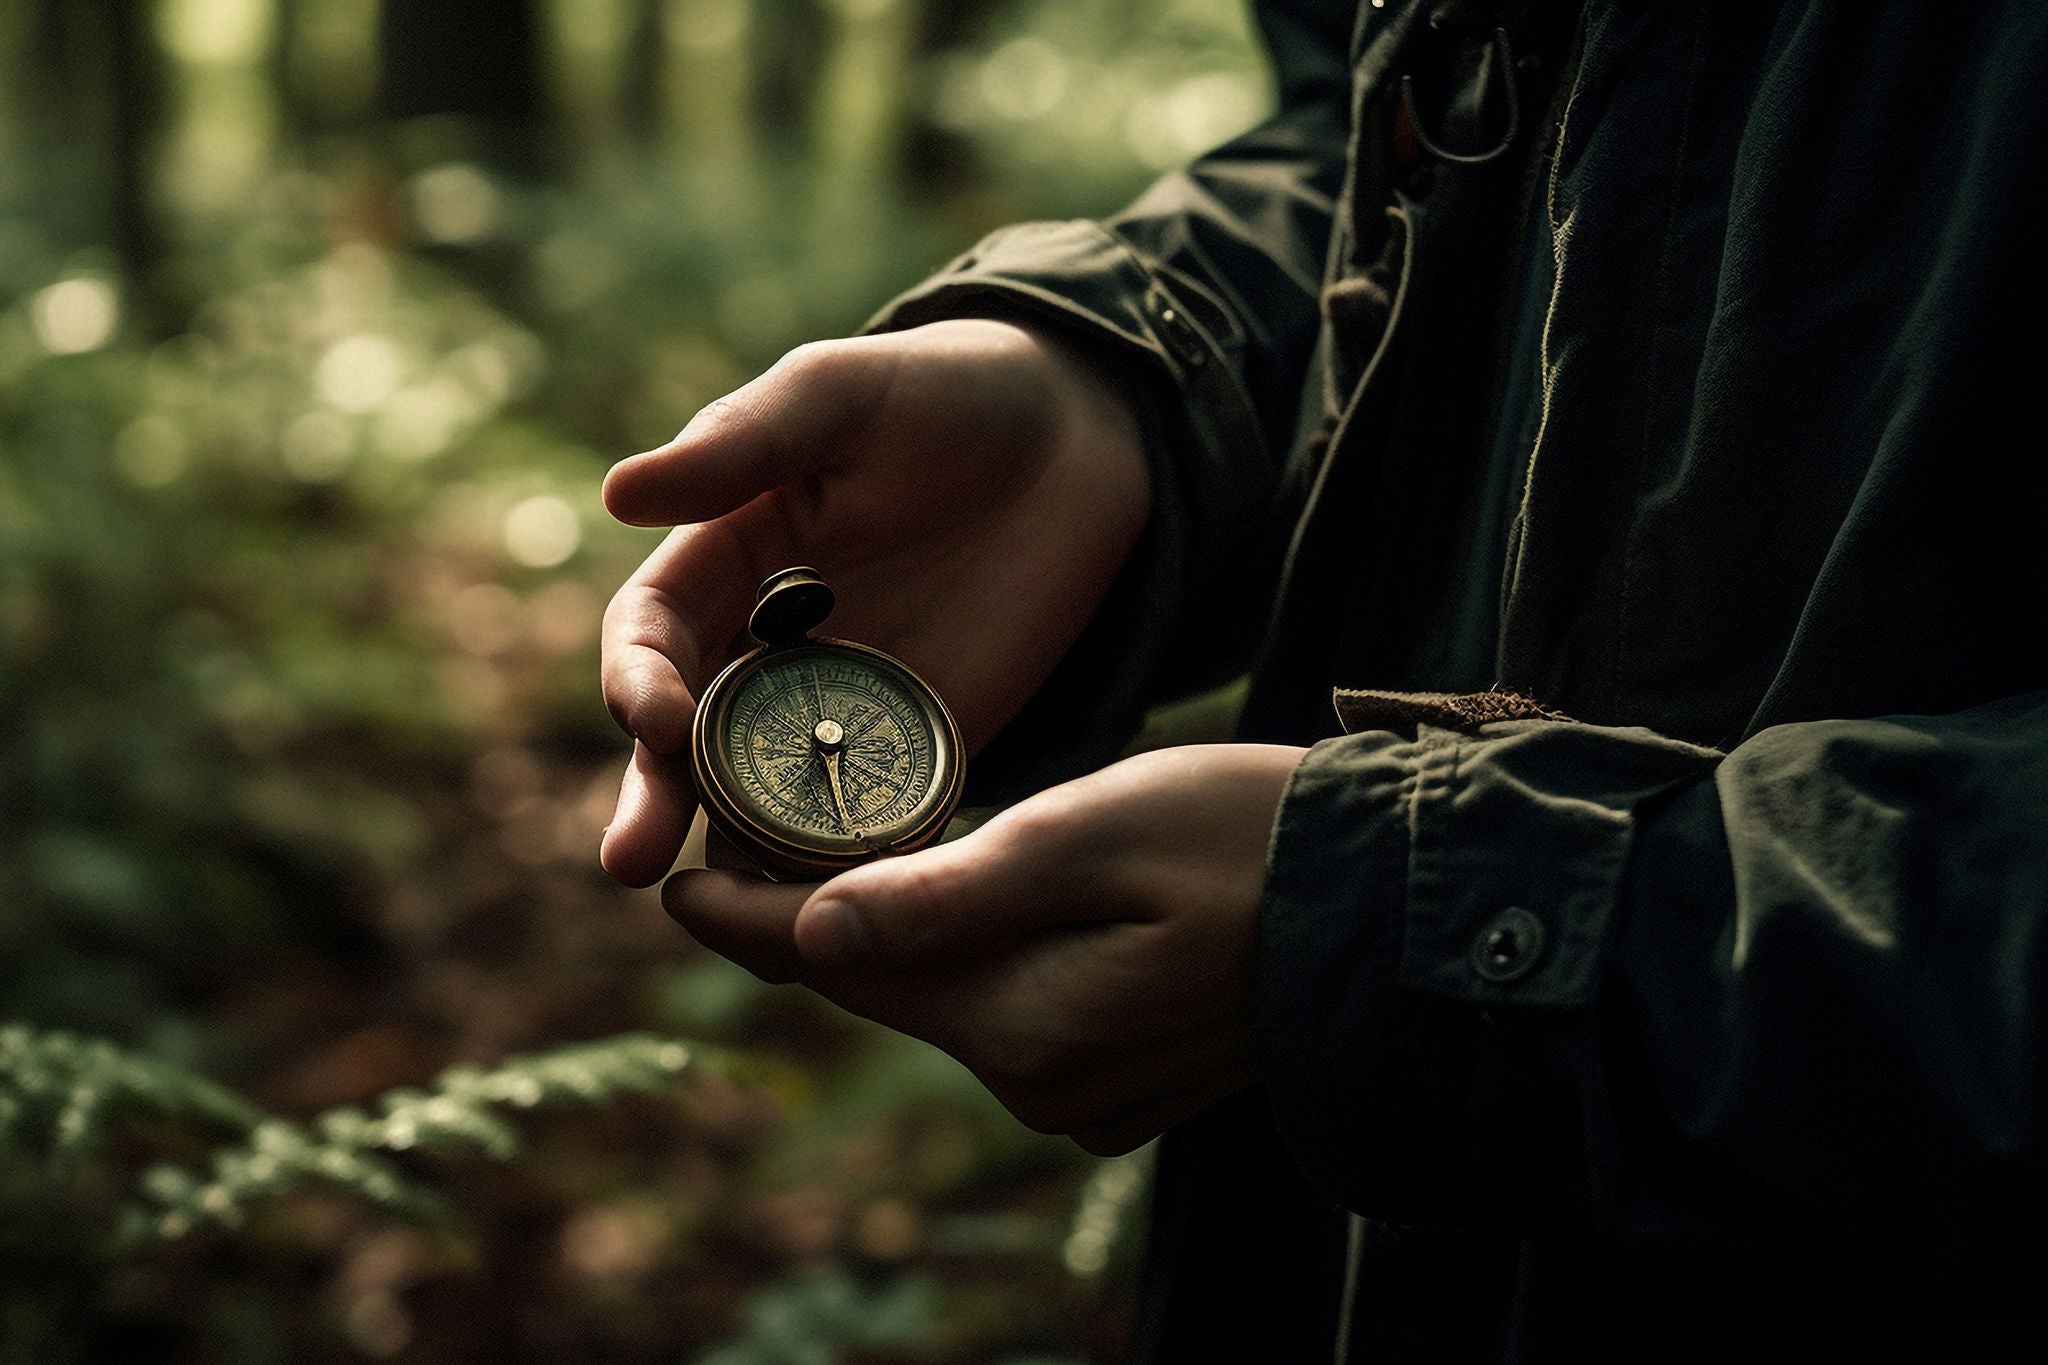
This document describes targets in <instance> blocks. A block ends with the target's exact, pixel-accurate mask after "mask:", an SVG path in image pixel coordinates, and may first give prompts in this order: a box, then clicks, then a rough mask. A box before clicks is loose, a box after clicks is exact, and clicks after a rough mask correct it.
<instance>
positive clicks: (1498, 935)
mask: <svg viewBox="0 0 2048 1365" xmlns="http://www.w3.org/2000/svg"><path fill="white" fill-rule="evenodd" d="M1542 956H1543V921H1542V920H1540V919H1537V918H1536V917H1535V916H1534V915H1532V914H1530V913H1529V912H1528V911H1527V910H1524V909H1523V908H1522V907H1521V906H1519V905H1511V906H1509V907H1508V908H1507V909H1505V910H1503V911H1501V912H1500V913H1499V914H1498V915H1495V916H1494V917H1493V919H1492V920H1491V921H1489V922H1488V923H1487V926H1486V928H1484V929H1483V930H1481V931H1480V933H1479V938H1478V939H1477V941H1475V942H1474V943H1473V945H1472V970H1473V971H1475V972H1477V973H1479V975H1480V976H1482V977H1484V978H1485V979H1486V980H1488V981H1496V982H1503V981H1515V980H1518V979H1520V978H1521V977H1524V976H1527V975H1528V974H1529V973H1530V972H1531V971H1533V970H1534V969H1535V966H1536V960H1537V959H1538V958H1540V957H1542Z"/></svg>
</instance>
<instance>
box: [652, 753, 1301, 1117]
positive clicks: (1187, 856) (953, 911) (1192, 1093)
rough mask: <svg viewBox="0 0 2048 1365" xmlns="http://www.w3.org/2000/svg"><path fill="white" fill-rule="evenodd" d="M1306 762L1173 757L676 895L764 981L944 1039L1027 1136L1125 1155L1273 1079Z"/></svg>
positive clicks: (701, 926) (707, 876) (671, 894)
mask: <svg viewBox="0 0 2048 1365" xmlns="http://www.w3.org/2000/svg"><path fill="white" fill-rule="evenodd" d="M1302 753H1303V750H1300V749H1292V748H1284V747H1281V746H1277V745H1264V744H1205V745H1192V746H1189V747H1187V748H1182V749H1162V750H1159V751H1157V752H1154V753H1149V754H1141V755H1139V756H1138V757H1136V758H1130V759H1126V760H1124V761H1123V762H1121V763H1118V764H1115V765H1113V766H1111V767H1108V768H1105V769H1103V770H1102V771H1101V772H1098V773H1094V774H1091V775H1090V776H1088V777H1084V778H1082V779H1080V780H1079V781H1076V782H1069V783H1067V784H1065V785H1064V786H1059V787H1054V788H1052V789H1050V790H1049V791H1045V792H1041V793H1040V794H1039V795H1037V796H1034V797H1032V798H1031V799H1029V800H1027V801H1023V802H1020V803H1019V804H1017V805H1015V806H1013V807H1011V808H1010V809H1009V810H1007V811H1004V812H1003V813H1002V814H1001V815H998V816H997V817H996V818H995V819H993V820H991V821H989V822H988V824H986V825H984V826H982V827H981V828H980V829H978V830H976V831H975V832H974V833H972V834H969V835H967V836H966V837H965V838H963V839H960V840H958V841H956V842H954V843H950V844H941V845H939V846H938V847H936V848H930V849H926V850H924V851H923V852H920V853H912V854H908V855H905V856H903V857H899V858H886V859H883V860H881V861H879V862H874V863H869V864H867V865H865V866H863V867H857V868H855V869H853V870H852V871H850V872H846V873H842V874H841V875H840V876H838V877H835V878H834V879H832V880H831V881H828V882H825V883H824V884H822V885H819V886H815V887H811V886H779V885H775V884H773V883H768V882H762V881H758V880H755V879H752V878H747V877H741V876H735V875H733V874H731V873H725V872H710V871H704V872H679V873H677V874H676V875H675V876H673V877H671V878H670V879H669V881H668V884H667V885H666V886H665V887H664V888H663V890H662V901H663V904H664V905H665V906H666V907H667V908H668V911H669V913H670V914H671V915H673V916H674V917H675V918H676V921H677V922H678V923H680V924H681V925H682V926H683V927H684V928H686V929H688V930H689V931H690V932H691V933H692V934H693V935H695V936H696V938H697V939H698V940H699V941H700V942H702V943H704V944H705V945H706V946H707V947H710V948H711V949H713V950H714V951H716V952H719V953H722V954H724V955H725V956H727V957H729V958H731V959H732V960H733V961H735V962H737V963H739V964H740V965H741V966H743V967H746V968H747V969H748V970H749V971H752V972H754V973H755V974H756V975H758V976H761V977H764V978H766V979H767V980H770V981H778V982H781V981H801V982H803V983H804V984H805V985H807V986H810V987H811V988H813V989H815V990H817V991H818V992H819V993H820V994H822V995H824V996H826V997H827V998H829V999H831V1000H834V1001H836V1002H838V1003H839V1004H841V1005H843V1006H845V1007H846V1008H847V1009H850V1010H852V1011H853V1012H854V1013H856V1014H861V1015H865V1016H866V1017H868V1018H870V1019H873V1020H876V1021H878V1022H880V1023H883V1024H887V1025H889V1026H890V1027H891V1028H896V1029H900V1030H902V1031H903V1032H905V1033H909V1034H913V1035H915V1036H916V1037H919V1038H923V1039H925V1040H926V1041H928V1042H931V1043H934V1044H936V1045H937V1046H939V1047H941V1048H943V1049H945V1050H946V1051H947V1052H949V1053H951V1054H952V1055H953V1056H954V1057H956V1058H958V1059H959V1060H960V1061H961V1062H963V1063H964V1064H965V1065H966V1066H967V1067H968V1068H969V1069H970V1070H972V1071H973V1072H974V1073H975V1075H977V1076H979V1077H980V1078H981V1080H982V1082H983V1084H985V1085H987V1086H988V1088H989V1089H990V1090H992V1091H994V1092H995V1095H996V1098H997V1099H999V1100H1001V1101H1002V1102H1003V1103H1004V1104H1005V1105H1006V1106H1008V1108H1009V1109H1010V1112H1011V1113H1013V1114H1015V1115H1016V1116H1017V1117H1018V1118H1019V1119H1022V1120H1023V1121H1024V1122H1025V1123H1027V1124H1029V1125H1030V1126H1031V1127H1033V1128H1036V1129H1038V1130H1039V1131H1040V1132H1048V1133H1068V1134H1071V1135H1073V1137H1074V1138H1075V1140H1076V1141H1078V1142H1079V1143H1080V1144H1081V1145H1082V1146H1083V1147H1086V1148H1087V1149H1088V1150H1090V1151H1092V1152H1095V1153H1098V1154H1100V1155H1105V1156H1107V1155H1113V1154H1115V1153H1118V1152H1124V1151H1129V1150H1130V1149H1131V1148H1133V1147H1136V1146H1137V1145H1139V1144H1140V1143H1142V1142H1144V1141H1146V1140H1147V1139H1149V1138H1151V1137H1153V1136H1155V1135H1157V1134H1158V1133H1160V1132H1162V1131H1164V1130H1165V1129H1166V1128H1168V1127H1170V1126H1172V1125H1173V1124H1175V1123H1178V1122H1180V1121H1181V1120H1182V1119H1185V1118H1189V1117H1191V1116H1192V1115H1194V1114H1196V1113H1199V1112H1200V1111H1201V1110H1203V1109H1205V1108H1207V1107H1208V1106H1209V1105H1211V1104H1213V1103H1214V1102H1215V1101H1217V1100H1219V1099H1221V1098H1223V1097H1224V1096H1225V1095H1228V1094H1231V1093H1232V1092H1234V1091H1237V1090H1240V1089H1242V1088H1243V1087H1245V1086H1247V1085H1249V1084H1251V1083H1252V1082H1253V1081H1255V1080H1257V1079H1258V1075H1259V1064H1258V1059H1257V1053H1256V1049H1255V1046H1254V1039H1253V1016H1252V950H1253V941H1254V935H1255V930H1256V923H1257V917H1258V908H1259V902H1260V898H1261V894H1262V891H1263V887H1264V883H1265V867H1266V846H1267V842H1268V840H1269V838H1270V837H1271V830H1272V826H1273V817H1274V812H1275V811H1276V810H1277V809H1278V807H1279V804H1280V797H1281V793H1282V792H1283V791H1284V790H1285V788H1286V785H1287V779H1288V777H1289V775H1290V774H1291V773H1292V772H1293V771H1294V768H1295V765H1296V764H1297V763H1298V762H1300V760H1301V756H1302Z"/></svg>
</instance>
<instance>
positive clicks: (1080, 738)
mask: <svg viewBox="0 0 2048 1365" xmlns="http://www.w3.org/2000/svg"><path fill="white" fill-rule="evenodd" d="M1357 9H1358V7H1357V6H1356V5H1355V4H1353V3H1350V0H1334V2H1333V0H1281V2H1280V3H1268V4H1263V5H1261V6H1260V7H1259V10H1258V16H1259V22H1260V28H1261V30H1262V32H1263V35H1264V37H1265V40H1266V44H1267V47H1268V50H1269V52H1270V53H1271V55H1272V58H1273V64H1274V69H1275V74H1276V77H1277V81H1278V86H1279V90H1280V108H1279V110H1278V112H1277V113H1276V114H1275V115H1274V116H1273V117H1272V118H1270V119H1268V120H1267V121H1266V122H1264V123H1262V124H1261V125H1259V126H1258V127H1256V128H1254V129H1253V130H1251V131H1250V132H1248V133H1246V134H1244V135H1243V136H1242V137H1239V138H1237V139H1236V140H1234V141H1232V142H1230V143H1228V144H1226V145H1225V146H1223V147H1220V148H1218V149H1217V150H1216V151H1214V152H1211V153H1210V154H1208V155H1206V156H1204V157H1202V158H1201V159H1200V160H1198V161H1196V162H1195V163H1194V164H1193V165H1191V166H1190V167H1188V168H1187V169H1186V170H1184V171H1181V172H1178V173H1175V174H1173V175H1170V176H1168V177H1167V178H1165V179H1163V180H1161V181H1160V182H1158V183H1157V184H1155V185H1154V186H1153V187H1152V188H1151V189H1150V190H1148V191H1147V192H1146V193H1145V194H1143V195H1142V196H1140V198H1139V199H1138V200H1137V201H1136V202H1135V203H1133V204H1132V205H1131V206H1130V207H1129V208H1127V209H1125V210H1124V211H1123V212H1122V213H1119V214H1117V215H1116V216H1115V217H1112V218H1110V219H1108V220H1106V221H1104V222H1100V223H1096V222H1085V221H1077V222H1051V223H1026V224H1022V225H1019V226H1015V227H1010V228H1005V229H1003V230H1001V231H999V232H997V233H995V234H993V235H992V236H990V237H988V238H987V239H985V240H984V241H982V242H981V243H979V244H978V245H976V246H975V247H974V248H973V249H972V250H970V251H968V252H967V253H966V254H965V255H963V256H961V257H960V258H959V259H957V260H955V261H953V262H952V263H951V264H949V265H947V266H946V267H944V268H943V269H941V270H940V271H939V272H938V273H936V274H935V275H933V276H932V277H931V278H930V279H928V280H926V281H924V282H923V283H922V284H920V285H918V286H917V287H916V288H914V289H912V290H911V291H910V292H908V293H907V294H905V295H903V296H902V297H900V298H898V299H896V300H895V301H894V302H892V303H891V304H889V306H888V307H887V308H885V309H884V310H883V311H882V313H881V314H879V315H878V316H877V317H876V318H875V319H874V320H873V321H872V322H871V323H870V324H869V328H870V330H888V329H896V328H904V327H914V326H918V325H920V324H923V323H927V322H932V321H935V320H938V319H941V318H950V317H989V316H995V317H1009V318H1013V319H1016V320H1018V321H1023V322H1027V323H1030V324H1032V325H1035V326H1038V327H1042V328H1046V329H1049V330H1051V331H1052V332H1054V333H1056V334H1058V335H1059V336H1060V338H1061V339H1062V340H1063V341H1064V342H1065V343H1066V344H1068V345H1070V346H1073V347H1075V348H1077V349H1078V350H1080V351H1081V352H1083V353H1084V354H1085V355H1087V356H1089V357H1090V358H1091V359H1092V360H1093V361H1095V362H1096V363H1098V364H1099V365H1101V366H1103V367H1104V368H1105V369H1106V370H1108V371H1109V372H1111V373H1114V374H1116V375H1117V376H1119V377H1120V378H1122V379H1123V380H1124V382H1125V383H1126V385H1127V388H1128V391H1129V392H1130V394H1131V396H1132V398H1133V400H1134V402H1135V403H1136V404H1137V407H1138V409H1139V416H1140V420H1141V422H1142V424H1143V426H1144V427H1145V430H1146V438H1147V439H1146V445H1147V451H1148V458H1149V460H1150V462H1151V467H1152V486H1153V509H1152V516H1151V520H1150V523H1149V525H1148V529H1147V533H1146V536H1145V539H1144V542H1143V544H1142V545H1141V547H1140V549H1139V551H1138V553H1136V554H1135V555H1134V556H1133V558H1132V561H1131V563H1130V565H1129V566H1128V567H1127V568H1126V570H1125V572H1124V574H1123V575H1122V577H1121V579H1120V580H1119V582H1118V584H1117V585H1116V587H1115V588H1114V589H1113V590H1112V592H1111V594H1110V598H1109V600H1108V601H1107V602H1106V603H1105V604H1104V608H1103V610H1102V611H1101V612H1100V613H1099V614H1098V617H1097V619H1096V622H1095V624H1094V626H1093V627H1092V628H1091V629H1090V631H1089V632H1088V633H1087V634H1086V635H1085V636H1084V637H1083V639H1082V640H1081V641H1080V642H1079V644H1078V645H1077V646H1076V648H1075V650H1074V651H1073V652H1072V654H1071V655H1070V656H1069V658H1068V660H1067V662H1066V664H1065V665H1064V666H1063V667H1062V668H1061V669H1060V670H1058V672H1056V673H1055V675H1054V677H1053V678H1052V679H1051V680H1050V681H1049V682H1048V683H1047V685H1046V687H1045V688H1044V689H1042V690H1041V692H1040V694H1039V697H1038V699H1037V700H1036V701H1035V702H1034V703H1033V704H1032V705H1031V706H1030V707H1028V708H1027V709H1026V711H1025V712H1024V714H1023V715H1021V716H1019V717H1018V718H1017V720H1016V721H1014V722H1012V724H1011V725H1010V726H1009V727H1008V728H1007V729H1006V731H1005V732H1004V734H1003V735H1002V736H1000V737H999V738H998V739H997V741H996V743H995V744H994V745H992V746H991V748H990V751H989V752H988V753H987V754H985V755H983V756H982V759H981V760H980V761H978V765H977V767H978V771H979V772H980V773H981V774H982V775H983V776H984V777H985V776H986V775H987V774H988V773H989V772H992V771H997V770H1000V771H1001V772H1002V774H1003V778H1004V780H1003V781H1002V783H1001V784H1000V786H999V787H998V788H997V789H995V790H990V789H989V788H987V787H986V786H984V787H983V789H982V791H981V792H980V793H979V794H978V797H977V799H983V800H987V799H997V798H1007V797H1008V796H1010V795H1014V794H1016V793H1018V792H1022V791H1027V790H1030V789H1032V788H1035V787H1038V786H1043V785H1045V784H1046V783H1048V782H1050V781H1053V780H1057V778H1058V777H1060V776H1064V775H1068V774H1070V773H1071V772H1078V771H1082V770H1085V769H1086V768H1089V767H1093V766H1097V765H1099V764H1100V763H1101V762H1104V761H1106V760H1107V759H1109V758H1111V757H1113V756H1114V755H1115V753H1116V752H1117V750H1118V749H1119V748H1120V747H1121V746H1122V744H1123V743H1124V742H1125V741H1127V740H1128V738H1129V736H1130V733H1131V732H1132V731H1133V730H1135V728H1136V726H1137V723H1138V721H1139V719H1140V718H1141V716H1142V712H1143V709H1144V707H1145V706H1146V705H1148V704H1150V703H1151V702H1153V701H1156V700H1158V699H1159V698H1160V696H1161V695H1162V694H1171V693H1173V692H1182V691H1189V690H1193V689H1194V688H1196V687H1199V686H1202V685H1205V684H1209V683H1214V682H1220V681H1222V680H1224V679H1226V678H1228V677H1230V676H1232V675H1233V674H1234V673H1236V672H1238V671H1241V670H1242V668H1243V667H1244V665H1245V663H1246V660H1247V656H1248V654H1249V651H1250V648H1251V645H1252V644H1254V643H1256V632H1257V629H1258V627H1259V625H1260V624H1261V623H1262V622H1263V619H1264V611H1263V605H1264V603H1265V602H1266V600H1267V599H1268V598H1269V597H1270V595H1271V592H1272V587H1273V581H1274V578H1275V576H1276V575H1277V572H1278V558H1279V555H1278V549H1279V546H1278V545H1277V544H1276V543H1274V542H1275V536H1274V514H1275V509H1276V502H1277V500H1278V499H1279V497H1280V493H1279V488H1280V482H1281V472H1282V463H1283V461H1284V459H1285V457H1286V455H1287V452H1288V448H1289V446H1290V445H1291V444H1292V442H1293V436H1294V429H1295V425H1296V420H1297V416H1298V414H1299V412H1300V408H1301V402H1302V391H1303V384H1304V376H1305V375H1306V374H1307V373H1308V370H1309V359H1310V354H1311V352H1312V350H1313V349H1314V347H1315V344H1316V339H1317V334H1318V330H1319V326H1320V320H1321V313H1320V307H1319V299H1320V292H1319V291H1320V284H1321V279H1322V274H1323V258H1324V254H1325V251H1326V248H1327V244H1328V240H1329V234H1330V224H1331V214H1332V211H1333V204H1334V201H1335V198H1336V195H1337V193H1338V190H1339V187H1340V183H1341V181H1342V178H1343V173H1344V165H1345V153H1346V144H1347V128H1348V123H1349V117H1348V113H1349V98H1350V91H1351V76H1350V63H1349V60H1348V53H1349V40H1350V37H1351V28H1352V22H1353V16H1354V15H1355V14H1356V12H1357ZM1054 736H1057V737H1058V741H1057V742H1053V741H1054Z"/></svg>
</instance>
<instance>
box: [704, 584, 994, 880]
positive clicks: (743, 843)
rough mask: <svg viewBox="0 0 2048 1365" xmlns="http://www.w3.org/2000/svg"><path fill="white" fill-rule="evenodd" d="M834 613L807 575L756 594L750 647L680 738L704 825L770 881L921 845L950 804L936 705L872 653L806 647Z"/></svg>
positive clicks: (949, 771) (903, 668)
mask: <svg viewBox="0 0 2048 1365" xmlns="http://www.w3.org/2000/svg"><path fill="white" fill-rule="evenodd" d="M832 606H833V595H832V589H831V588H830V587H829V586H827V584H826V583H825V580H824V579H823V578H821V577H819V575H818V572H817V570H815V569H809V568H794V569H784V570H783V571H782V572H781V573H778V574H776V575H774V576H773V577H771V578H770V579H769V580H768V581H767V582H765V583H763V584H762V585H761V591H760V596H759V600H758V601H757V602H756V603H755V605H754V614H753V616H752V618H751V619H750V620H749V621H748V622H747V630H748V633H749V634H751V635H752V636H753V637H754V639H755V640H756V641H758V642H759V647H758V648H756V649H754V650H752V651H750V652H748V653H746V654H743V655H741V656H740V657H739V658H737V659H735V660H733V661H732V663H730V664H728V665H727V666H726V667H725V669H724V670H723V671H721V672H720V673H719V675H718V676H717V677H716V678H714V679H712V680H711V685H710V686H709V687H706V688H705V689H704V695H703V696H702V697H701V698H699V700H698V703H697V720H696V724H695V725H694V726H693V727H692V729H691V733H690V764H691V770H692V772H693V773H694V774H695V776H696V780H697V796H698V799H699V800H700V801H702V802H703V805H704V814H705V816H706V818H708V819H709V820H710V821H711V823H712V825H713V826H714V827H716V828H717V829H718V831H719V832H720V833H722V834H724V835H725V837H726V838H727V839H729V840H731V841H732V842H733V844H735V845H736V846H737V847H738V848H739V849H740V850H741V851H742V852H743V853H745V854H747V855H748V856H749V857H751V858H753V859H754V861H755V862H757V863H759V864H760V866H761V870H762V871H764V872H766V873H767V874H768V875H769V876H770V877H773V878H775V879H776V880H778V881H816V880H820V879H823V878H825V877H829V876H832V875H833V874H834V873H837V872H842V871H844V870H845V869H847V868H849V867H852V866H854V865H855V864H857V863H862V862H866V861H867V860H868V859H870V858H874V857H878V856H880V855H882V854H884V853H905V852H908V851H910V850H911V849H914V848H919V847H922V846H923V845H925V844H928V843H930V842H931V841H932V840H934V839H936V838H937V837H938V836H939V834H940V832H941V831H943V830H944V829H945V827H946V821H947V820H948V819H949V818H950V817H951V815H952V813H953V808H954V806H956V805H957V804H959V801H960V786H961V780H962V776H963V773H962V769H963V767H964V759H963V757H962V755H961V752H960V731H959V728H958V727H957V726H955V725H954V723H953V717H952V716H951V715H950V714H949V713H948V712H947V710H946V706H945V703H944V702H942V701H940V700H939V695H938V693H936V692H934V691H933V690H932V688H931V684H929V683H927V682H926V681H925V680H924V679H923V678H920V677H919V676H918V675H917V674H916V673H915V672H914V671H912V670H911V669H910V668H909V667H908V666H907V665H905V664H904V663H902V662H901V661H900V660H897V659H894V658H891V657H890V656H889V655H887V654H884V653H883V652H882V651H881V650H879V649H871V648H869V647H868V646H866V645H860V644H854V643H853V642H852V641H850V640H832V639H822V638H814V637H813V636H812V635H811V632H812V631H813V630H815V629H817V628H818V627H819V626H820V625H822V624H824V621H825V618H826V617H827V616H828V615H830V614H831V612H832Z"/></svg>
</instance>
